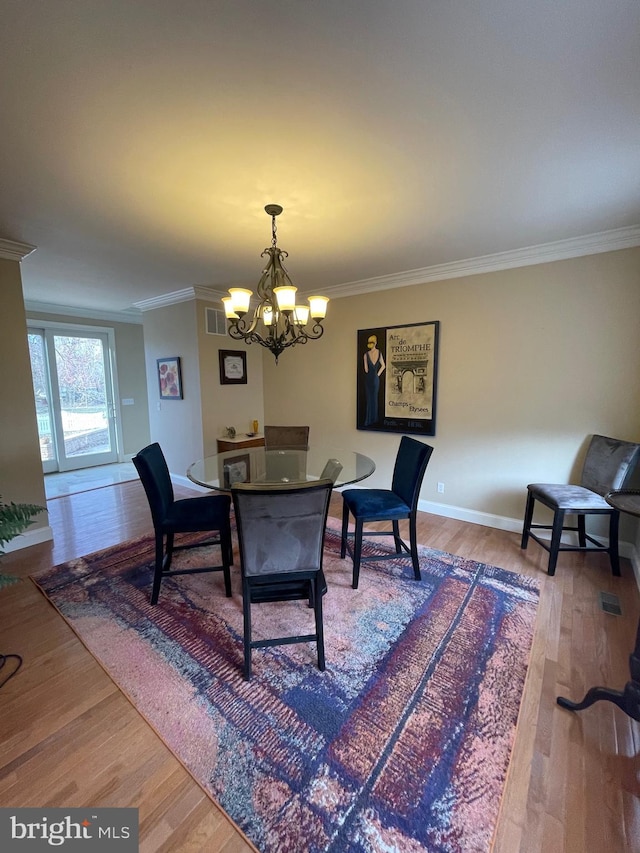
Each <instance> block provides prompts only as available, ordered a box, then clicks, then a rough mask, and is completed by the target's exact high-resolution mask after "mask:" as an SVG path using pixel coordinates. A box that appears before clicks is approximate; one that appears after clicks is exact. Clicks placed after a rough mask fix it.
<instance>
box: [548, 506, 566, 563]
mask: <svg viewBox="0 0 640 853" xmlns="http://www.w3.org/2000/svg"><path fill="white" fill-rule="evenodd" d="M563 527H564V510H563V509H557V510H556V511H555V513H554V515H553V527H552V529H551V545H550V549H549V566H548V568H547V574H548V575H555V573H556V563H557V562H558V551H559V549H560V539H561V537H562V528H563Z"/></svg>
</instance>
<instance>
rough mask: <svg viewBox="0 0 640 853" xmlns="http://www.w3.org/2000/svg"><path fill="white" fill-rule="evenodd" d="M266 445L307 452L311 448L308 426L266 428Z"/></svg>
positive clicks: (267, 446)
mask: <svg viewBox="0 0 640 853" xmlns="http://www.w3.org/2000/svg"><path fill="white" fill-rule="evenodd" d="M264 444H265V447H266V448H267V450H269V448H273V447H290V448H298V449H301V450H306V449H307V448H308V447H309V427H308V426H265V428H264Z"/></svg>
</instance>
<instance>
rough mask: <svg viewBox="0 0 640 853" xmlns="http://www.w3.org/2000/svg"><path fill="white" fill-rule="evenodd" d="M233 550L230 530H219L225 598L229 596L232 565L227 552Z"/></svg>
mask: <svg viewBox="0 0 640 853" xmlns="http://www.w3.org/2000/svg"><path fill="white" fill-rule="evenodd" d="M232 552H233V544H232V542H231V531H230V530H224V531H223V530H221V531H220V554H221V557H222V566H223V568H222V573H223V575H224V594H225V595H226V596H227V598H231V569H230V565H232V563H231V561H230V559H229V554H230V553H232Z"/></svg>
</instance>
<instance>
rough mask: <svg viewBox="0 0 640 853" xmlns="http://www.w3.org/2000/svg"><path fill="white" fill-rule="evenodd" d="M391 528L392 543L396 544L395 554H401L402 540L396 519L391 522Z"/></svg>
mask: <svg viewBox="0 0 640 853" xmlns="http://www.w3.org/2000/svg"><path fill="white" fill-rule="evenodd" d="M391 525H392V527H393V541H394V542H395V543H396V554H402V539H401V538H400V523H399V521H398V519H397V518H396V519H394V520H393V521H392V522H391Z"/></svg>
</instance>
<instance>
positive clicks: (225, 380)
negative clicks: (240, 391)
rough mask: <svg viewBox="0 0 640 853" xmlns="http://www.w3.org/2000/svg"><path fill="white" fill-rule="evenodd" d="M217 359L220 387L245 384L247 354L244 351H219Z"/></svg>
mask: <svg viewBox="0 0 640 853" xmlns="http://www.w3.org/2000/svg"><path fill="white" fill-rule="evenodd" d="M218 358H219V359H220V384H221V385H246V384H247V354H246V352H245V351H244V350H233V349H221V350H220V352H219V353H218Z"/></svg>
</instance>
